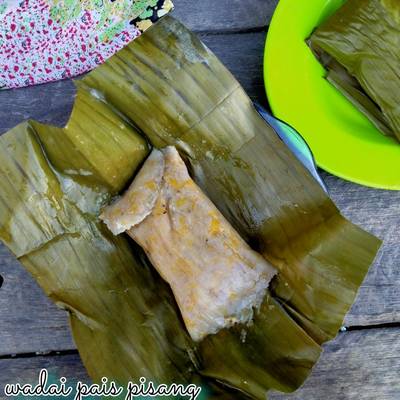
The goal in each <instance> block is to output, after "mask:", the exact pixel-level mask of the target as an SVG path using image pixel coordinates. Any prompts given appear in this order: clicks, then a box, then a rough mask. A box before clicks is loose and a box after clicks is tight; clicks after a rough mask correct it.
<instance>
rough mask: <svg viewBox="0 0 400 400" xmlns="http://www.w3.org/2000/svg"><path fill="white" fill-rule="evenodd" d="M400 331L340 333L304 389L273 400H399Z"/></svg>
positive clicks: (328, 346) (327, 347)
mask: <svg viewBox="0 0 400 400" xmlns="http://www.w3.org/2000/svg"><path fill="white" fill-rule="evenodd" d="M399 334H400V329H399V328H396V329H372V330H369V329H368V330H362V331H355V332H348V333H344V334H340V335H339V337H338V338H337V339H336V340H335V341H333V342H332V343H330V344H329V345H327V346H326V351H325V353H324V355H323V356H322V358H321V360H320V362H319V364H318V365H317V367H316V368H315V370H314V371H313V373H312V375H311V377H310V379H309V380H308V381H307V382H306V384H305V385H304V387H303V388H302V389H301V390H299V391H298V392H297V393H295V394H293V395H280V394H279V395H278V394H276V395H271V397H270V400H321V399H324V400H338V399H341V400H354V399H357V400H377V399H379V400H398V399H400V357H399V354H400V335H399Z"/></svg>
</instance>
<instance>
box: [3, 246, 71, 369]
mask: <svg viewBox="0 0 400 400" xmlns="http://www.w3.org/2000/svg"><path fill="white" fill-rule="evenodd" d="M0 275H1V276H3V277H4V283H3V286H2V287H1V288H0V313H1V316H0V321H1V322H0V356H2V355H9V354H21V353H31V352H48V351H51V350H67V349H74V348H75V345H74V344H73V341H72V338H71V334H70V331H69V326H68V322H67V315H66V313H65V311H62V310H59V309H58V308H57V307H56V306H55V305H54V304H53V303H52V302H51V300H50V299H48V298H47V297H46V296H45V294H44V293H43V292H42V290H41V289H40V288H39V286H38V285H37V283H36V282H35V281H34V279H33V278H32V276H31V275H30V274H28V272H26V271H25V270H24V269H23V267H22V266H21V265H20V264H19V262H18V261H17V260H16V259H15V258H14V256H13V255H12V254H10V252H9V251H8V250H7V249H6V248H5V247H4V246H3V245H1V246H0ZM0 375H1V374H0Z"/></svg>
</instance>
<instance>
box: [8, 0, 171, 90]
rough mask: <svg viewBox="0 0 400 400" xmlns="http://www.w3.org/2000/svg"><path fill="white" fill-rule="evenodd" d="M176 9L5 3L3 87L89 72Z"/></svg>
mask: <svg viewBox="0 0 400 400" xmlns="http://www.w3.org/2000/svg"><path fill="white" fill-rule="evenodd" d="M172 8H173V5H172V3H171V1H170V0H22V1H15V0H6V1H1V0H0V88H3V89H4V88H15V87H21V86H28V85H35V84H39V83H44V82H50V81H55V80H60V79H65V78H71V77H74V76H77V75H80V74H82V73H84V72H87V71H89V70H91V69H93V68H94V67H96V66H97V65H99V64H101V63H103V62H104V61H105V60H106V59H107V58H109V57H111V56H112V55H113V54H114V53H116V52H117V51H118V50H120V49H121V48H122V47H124V46H125V45H126V44H128V43H129V42H130V41H131V40H133V39H135V38H136V37H138V36H139V35H140V34H141V32H142V31H144V30H145V29H147V28H148V27H149V26H151V24H152V23H154V22H156V21H157V19H158V18H160V17H162V16H163V15H165V14H166V13H167V12H169V11H170V10H171V9H172Z"/></svg>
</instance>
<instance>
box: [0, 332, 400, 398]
mask: <svg viewBox="0 0 400 400" xmlns="http://www.w3.org/2000/svg"><path fill="white" fill-rule="evenodd" d="M399 354H400V329H399V328H393V329H370V330H363V331H355V332H347V333H342V334H340V335H339V336H338V337H337V339H336V340H334V341H333V342H331V343H330V344H329V345H327V346H326V348H325V352H324V354H323V355H322V357H321V360H320V362H319V363H318V365H317V366H316V368H315V369H314V371H313V373H312V375H311V377H310V379H309V380H308V381H307V382H306V384H305V386H304V387H303V388H302V389H300V390H299V391H298V392H297V393H295V394H293V395H282V394H271V396H270V400H321V399H324V400H338V399H341V400H354V399H357V400H377V399H379V400H396V399H399V398H400V357H399ZM41 368H47V369H48V370H49V372H50V373H51V374H52V376H53V378H55V379H59V378H60V377H61V376H65V377H66V378H68V381H70V382H76V381H77V380H78V379H80V380H82V381H83V382H87V383H89V379H88V377H87V374H86V372H85V369H84V368H83V365H82V363H81V361H80V359H79V356H78V355H60V356H51V357H33V358H20V359H3V360H0V371H1V374H0V398H4V397H2V396H3V393H4V385H5V384H6V383H16V382H21V383H31V384H33V383H35V381H37V376H38V373H39V371H40V369H41Z"/></svg>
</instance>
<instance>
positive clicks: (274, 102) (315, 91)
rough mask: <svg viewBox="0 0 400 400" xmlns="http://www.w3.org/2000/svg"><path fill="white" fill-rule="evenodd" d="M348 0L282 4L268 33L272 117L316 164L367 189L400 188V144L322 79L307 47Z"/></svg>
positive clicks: (266, 69)
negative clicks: (292, 131)
mask: <svg viewBox="0 0 400 400" xmlns="http://www.w3.org/2000/svg"><path fill="white" fill-rule="evenodd" d="M343 3H344V0H281V1H280V3H279V5H278V7H277V9H276V11H275V14H274V17H273V19H272V22H271V26H270V29H269V32H268V38H267V44H266V48H265V62H264V73H265V83H266V89H267V96H268V99H269V102H270V105H271V108H272V111H273V113H274V115H275V116H276V117H277V118H279V119H281V120H283V121H285V122H287V123H288V124H290V125H291V126H293V127H294V128H295V129H296V130H298V131H299V132H300V134H301V135H302V136H303V137H304V139H305V140H306V141H307V142H308V144H309V146H310V147H311V149H312V151H313V153H314V156H315V159H316V162H317V164H318V166H320V167H321V168H323V169H325V170H326V171H328V172H330V173H332V174H335V175H337V176H339V177H341V178H344V179H348V180H350V181H352V182H356V183H360V184H363V185H367V186H371V187H375V188H381V189H391V190H400V144H399V143H398V142H396V141H395V140H394V139H391V138H388V137H385V136H383V135H382V134H381V133H380V132H379V131H378V130H377V129H376V128H375V126H374V125H373V124H372V123H371V122H370V121H369V120H368V119H367V118H366V117H365V116H364V115H363V114H362V113H361V112H359V111H358V110H357V108H356V107H355V106H353V105H352V104H351V103H350V102H349V101H348V100H347V99H346V98H345V97H344V96H343V95H342V94H341V93H340V92H338V91H337V90H336V89H335V88H334V87H333V86H332V85H331V84H330V83H329V82H328V81H326V80H325V79H324V76H325V70H324V68H323V67H322V66H321V65H320V64H319V62H318V61H317V60H316V58H315V57H314V55H313V54H312V53H311V50H310V49H309V48H308V46H307V44H306V39H307V38H308V37H309V36H310V35H311V33H312V32H313V30H314V29H315V28H316V27H317V26H318V25H319V24H321V22H322V21H323V20H324V19H325V18H327V17H329V16H330V15H331V14H332V13H334V12H335V11H336V10H337V9H338V8H339V7H340V6H341V5H342V4H343Z"/></svg>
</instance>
